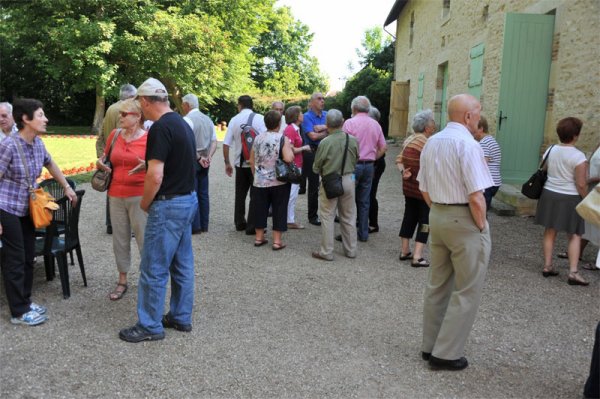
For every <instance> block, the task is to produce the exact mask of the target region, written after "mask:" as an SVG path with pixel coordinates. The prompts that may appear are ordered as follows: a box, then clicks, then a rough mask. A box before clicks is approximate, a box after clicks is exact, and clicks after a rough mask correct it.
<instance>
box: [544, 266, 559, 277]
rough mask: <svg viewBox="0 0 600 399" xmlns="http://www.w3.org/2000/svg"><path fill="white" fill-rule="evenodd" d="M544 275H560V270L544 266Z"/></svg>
mask: <svg viewBox="0 0 600 399" xmlns="http://www.w3.org/2000/svg"><path fill="white" fill-rule="evenodd" d="M542 276H544V277H554V276H558V271H556V270H554V267H552V266H544V270H542Z"/></svg>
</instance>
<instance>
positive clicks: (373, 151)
mask: <svg viewBox="0 0 600 399" xmlns="http://www.w3.org/2000/svg"><path fill="white" fill-rule="evenodd" d="M342 130H343V131H344V132H346V133H348V134H351V135H352V136H354V137H356V140H357V141H358V160H359V161H374V160H375V159H376V158H377V150H378V149H382V148H385V147H386V144H385V137H383V130H381V126H380V125H379V122H377V121H376V120H375V119H373V118H371V117H370V116H369V114H367V113H366V112H359V113H358V114H356V115H354V116H353V117H352V118H350V119H348V120H347V121H346V122H344V126H343V128H342Z"/></svg>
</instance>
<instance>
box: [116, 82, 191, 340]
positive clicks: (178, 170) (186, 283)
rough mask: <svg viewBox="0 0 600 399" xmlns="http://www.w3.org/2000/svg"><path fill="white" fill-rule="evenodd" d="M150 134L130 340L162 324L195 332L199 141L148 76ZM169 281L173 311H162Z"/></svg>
mask: <svg viewBox="0 0 600 399" xmlns="http://www.w3.org/2000/svg"><path fill="white" fill-rule="evenodd" d="M138 98H139V100H140V105H141V107H142V112H143V113H144V116H145V117H146V118H147V119H149V120H152V121H154V124H153V125H152V127H151V128H150V131H149V132H148V143H147V147H146V165H147V168H146V169H147V171H146V178H145V181H144V195H143V196H142V200H141V202H140V207H141V208H142V209H143V210H144V211H146V212H148V222H147V224H146V232H145V235H144V247H143V249H142V256H141V263H140V280H139V283H138V305H137V312H138V322H137V324H136V325H134V326H133V327H129V328H126V329H123V330H121V331H120V332H119V338H121V339H122V340H124V341H128V342H140V341H154V340H159V339H163V338H164V337H165V333H164V328H174V329H176V330H179V331H186V332H189V331H191V330H192V309H193V305H194V255H193V252H192V229H191V223H192V220H193V218H194V214H195V213H196V208H197V206H198V200H197V198H196V193H195V192H194V163H195V160H196V142H195V139H194V133H193V132H192V129H191V128H190V126H189V125H188V124H187V122H186V121H185V120H184V119H183V118H182V117H181V116H180V115H179V114H177V113H175V112H173V111H172V110H171V108H170V107H169V99H168V94H167V90H166V88H165V86H164V85H163V84H162V83H161V82H160V81H158V80H156V79H153V78H150V79H148V80H146V81H145V82H144V83H143V84H142V85H141V86H140V87H139V89H138ZM169 277H170V279H171V300H170V310H169V312H168V313H167V314H166V315H163V307H164V302H165V297H166V293H167V283H168V281H169Z"/></svg>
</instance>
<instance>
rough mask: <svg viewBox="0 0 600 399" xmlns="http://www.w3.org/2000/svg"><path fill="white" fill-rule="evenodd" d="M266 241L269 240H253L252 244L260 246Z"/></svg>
mask: <svg viewBox="0 0 600 399" xmlns="http://www.w3.org/2000/svg"><path fill="white" fill-rule="evenodd" d="M268 242H269V240H254V246H255V247H262V246H263V245H265V244H266V243H268Z"/></svg>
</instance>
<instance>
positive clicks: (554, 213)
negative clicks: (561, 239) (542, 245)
mask: <svg viewBox="0 0 600 399" xmlns="http://www.w3.org/2000/svg"><path fill="white" fill-rule="evenodd" d="M579 202H581V196H579V195H569V194H560V193H557V192H555V191H550V190H546V189H544V191H542V196H541V197H540V199H539V200H538V204H537V210H536V212H535V224H539V225H542V226H544V227H546V228H551V229H554V230H556V231H564V232H566V233H567V234H577V235H582V234H583V233H584V232H585V227H584V226H585V224H584V222H583V219H582V218H581V216H579V214H578V213H577V212H576V211H575V207H576V206H577V204H579Z"/></svg>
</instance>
